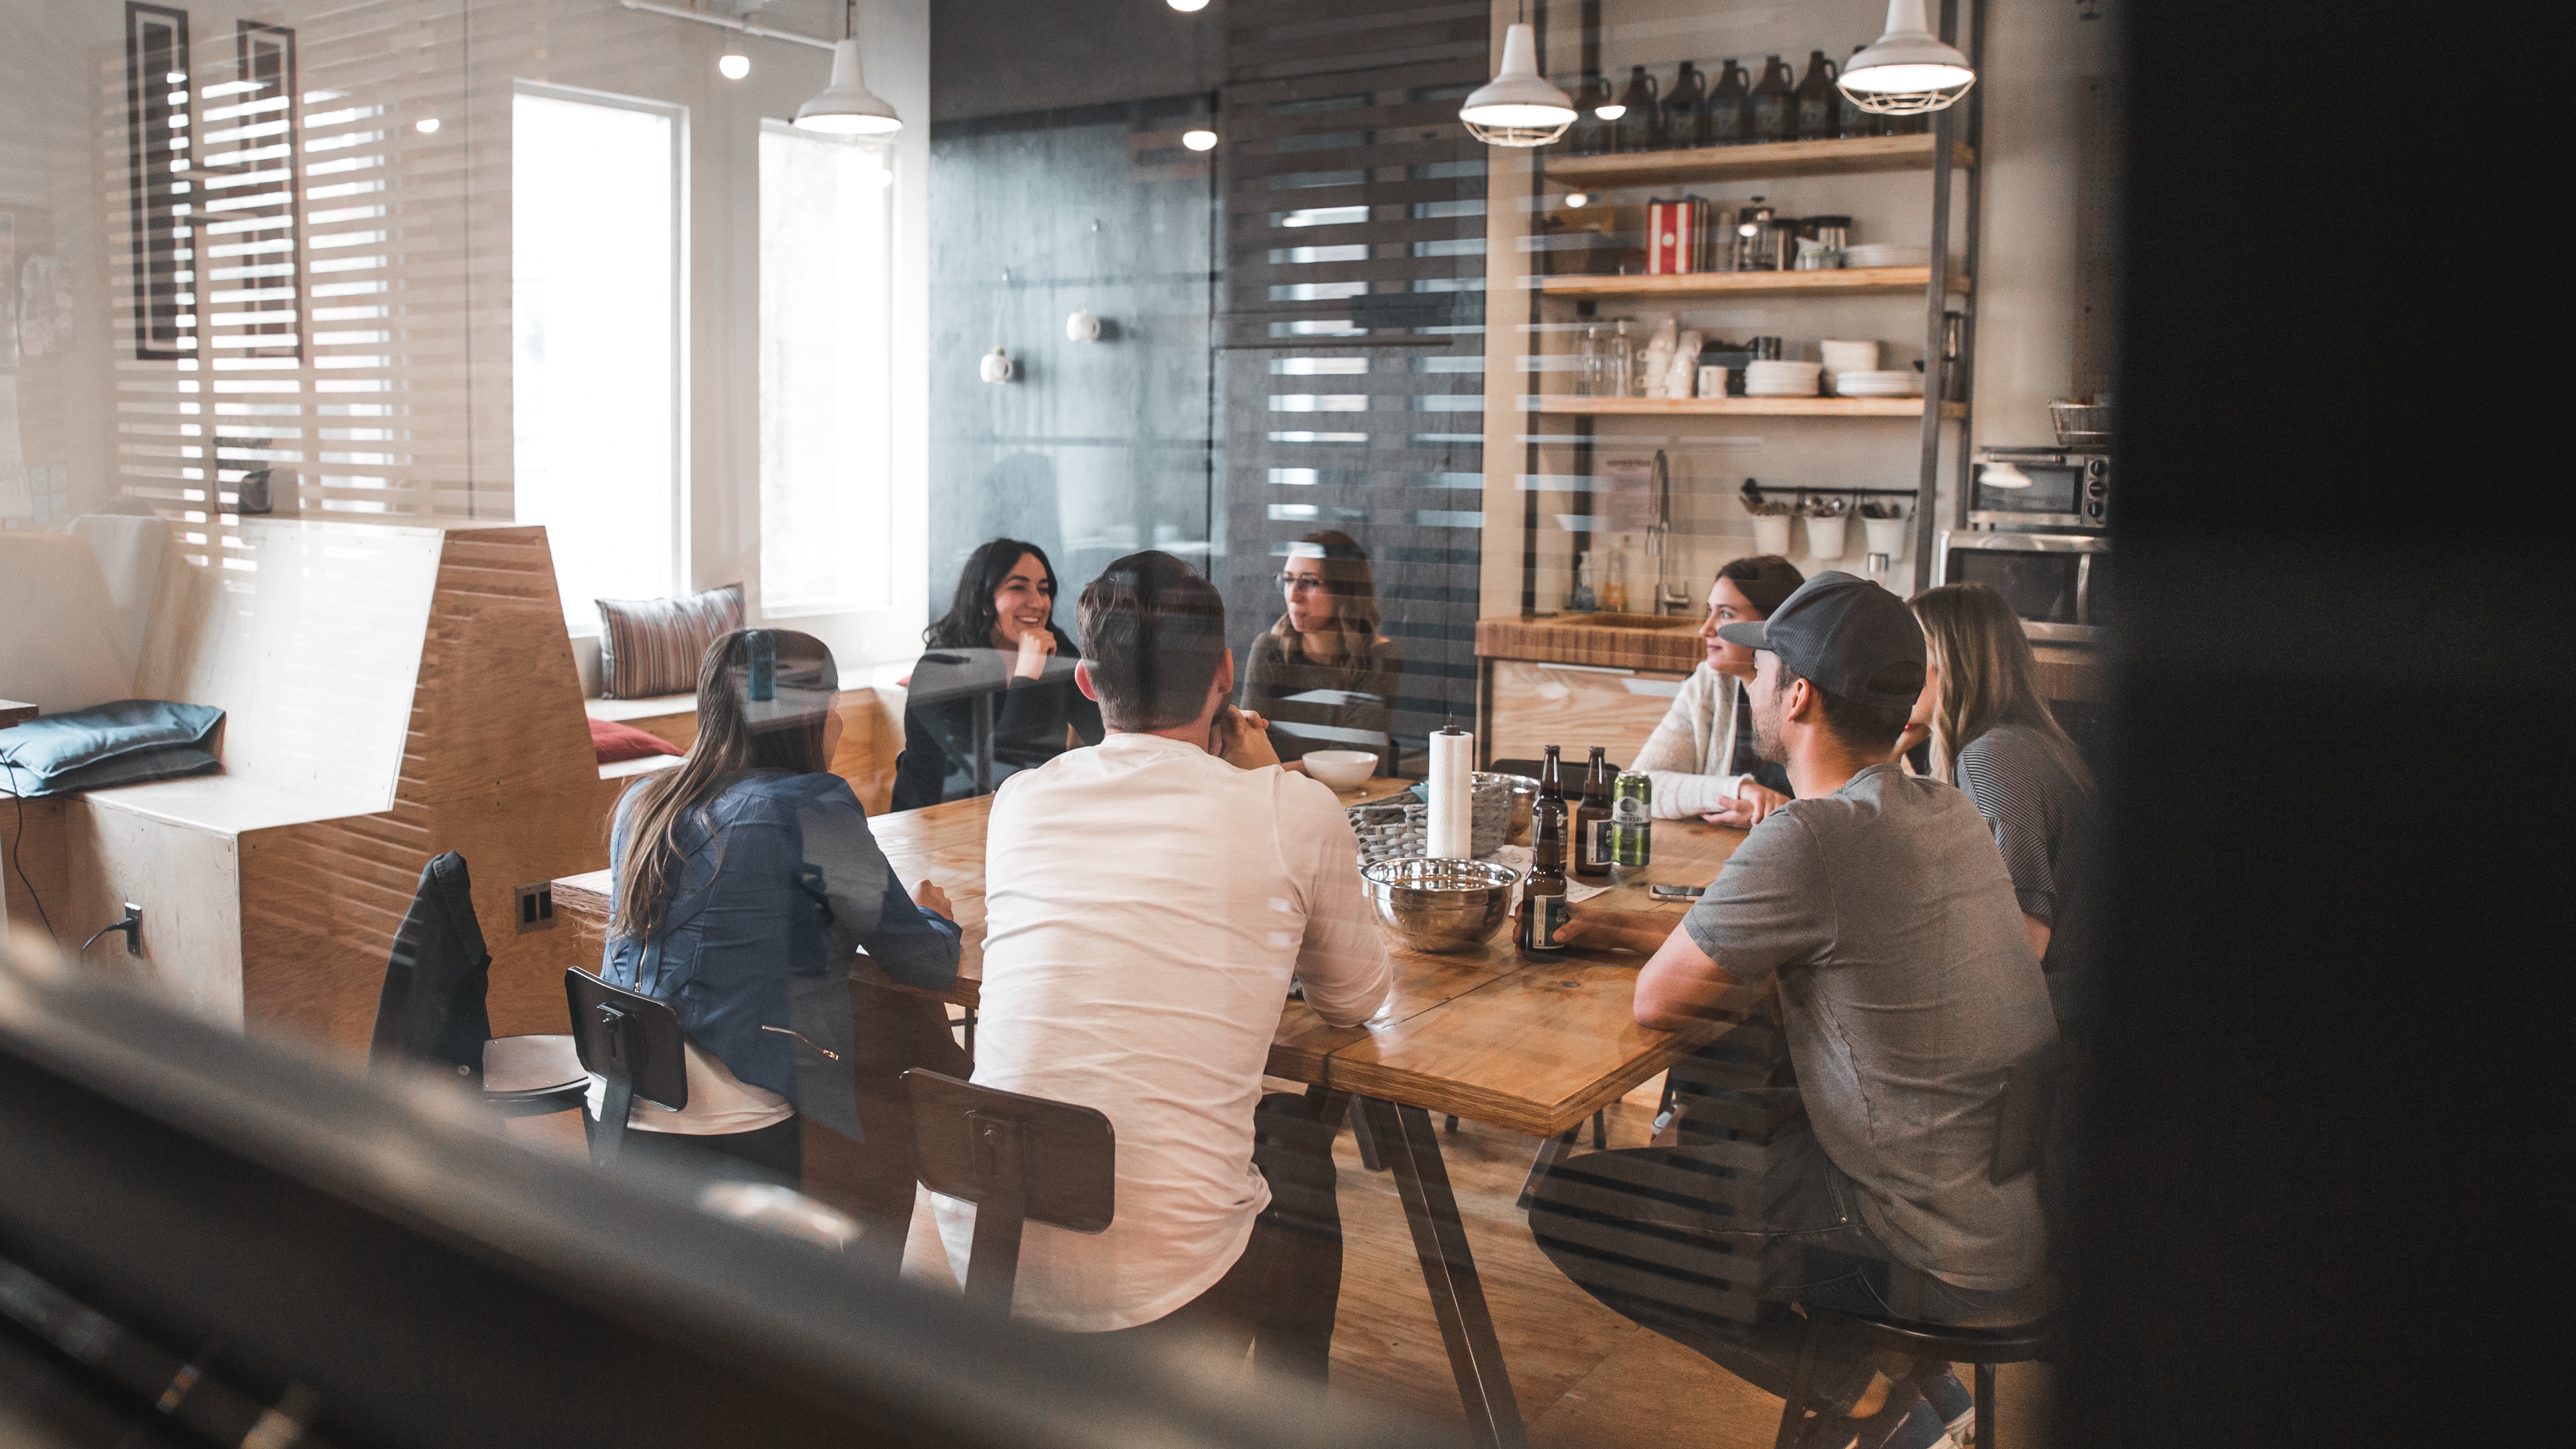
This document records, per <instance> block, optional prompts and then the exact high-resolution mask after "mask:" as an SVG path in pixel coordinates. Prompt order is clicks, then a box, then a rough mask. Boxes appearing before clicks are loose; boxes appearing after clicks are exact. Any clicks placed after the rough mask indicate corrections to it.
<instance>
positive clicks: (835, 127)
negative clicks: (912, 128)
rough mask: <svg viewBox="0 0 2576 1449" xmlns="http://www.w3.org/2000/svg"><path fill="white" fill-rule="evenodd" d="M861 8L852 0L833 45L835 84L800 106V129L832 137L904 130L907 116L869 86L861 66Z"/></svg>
mask: <svg viewBox="0 0 2576 1449" xmlns="http://www.w3.org/2000/svg"><path fill="white" fill-rule="evenodd" d="M858 11H859V6H858V0H849V4H848V6H847V8H846V9H845V10H844V11H843V18H842V28H841V39H839V40H838V41H835V42H834V43H833V45H832V83H831V84H830V85H828V86H825V87H824V88H823V93H822V94H821V95H818V96H816V97H815V98H814V99H812V100H810V101H807V102H806V103H805V104H803V105H801V106H798V107H797V108H796V125H797V127H798V129H800V130H806V131H820V132H822V133H824V134H825V135H830V136H891V135H893V134H894V133H895V132H897V131H900V130H902V129H903V118H902V117H901V116H898V115H896V114H895V113H894V107H892V106H890V105H887V104H886V103H885V102H884V101H883V100H882V99H880V98H879V97H878V96H877V94H876V93H875V92H874V91H871V90H869V89H868V78H867V76H866V75H865V74H864V73H863V72H861V70H860V69H859V14H858Z"/></svg>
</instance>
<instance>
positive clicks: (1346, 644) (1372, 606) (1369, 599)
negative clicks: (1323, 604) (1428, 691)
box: [1270, 528, 1379, 680]
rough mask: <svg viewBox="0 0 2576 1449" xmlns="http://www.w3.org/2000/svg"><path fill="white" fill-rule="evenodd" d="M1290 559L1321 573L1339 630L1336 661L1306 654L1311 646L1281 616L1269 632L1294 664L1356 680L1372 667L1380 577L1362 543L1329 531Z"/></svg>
mask: <svg viewBox="0 0 2576 1449" xmlns="http://www.w3.org/2000/svg"><path fill="white" fill-rule="evenodd" d="M1288 556H1289V557H1290V558H1292V559H1296V558H1311V559H1314V560H1315V561H1316V562H1317V564H1318V565H1319V566H1320V567H1321V568H1322V570H1323V574H1324V592H1326V593H1328V594H1330V595H1332V596H1333V619H1334V622H1335V624H1336V626H1337V627H1335V628H1334V629H1332V630H1331V631H1330V637H1331V639H1332V643H1331V644H1330V645H1328V646H1326V647H1329V648H1330V649H1332V651H1333V657H1331V658H1329V659H1316V658H1315V656H1314V655H1313V654H1311V653H1309V652H1307V651H1308V649H1309V647H1310V646H1309V642H1308V640H1307V639H1306V637H1305V636H1304V635H1302V634H1300V633H1298V632H1297V630H1296V628H1295V627H1293V626H1292V625H1290V624H1289V622H1288V615H1287V613H1286V612H1285V611H1284V610H1283V611H1282V612H1281V613H1280V615H1279V622H1278V623H1276V624H1273V625H1271V626H1270V633H1271V635H1272V637H1274V638H1276V639H1277V640H1278V641H1279V645H1280V649H1281V650H1282V652H1284V653H1286V654H1287V656H1288V657H1289V658H1291V659H1295V658H1298V657H1300V656H1303V657H1305V658H1307V659H1312V660H1314V662H1315V663H1317V664H1321V665H1325V666H1327V667H1329V668H1332V669H1335V670H1339V671H1342V672H1343V673H1346V674H1348V675H1350V676H1352V678H1353V679H1354V680H1356V678H1357V677H1358V675H1359V674H1360V673H1361V672H1362V670H1363V669H1364V668H1365V667H1366V665H1367V663H1368V655H1369V646H1370V645H1372V644H1374V643H1376V642H1377V626H1378V619H1379V615H1378V611H1377V575H1376V574H1375V573H1373V572H1371V571H1370V569H1369V558H1368V553H1367V551H1366V550H1364V549H1362V548H1361V547H1360V546H1359V542H1358V540H1356V539H1354V538H1352V537H1351V536H1350V535H1349V534H1347V533H1344V532H1342V531H1341V530H1339V529H1334V528H1327V529H1324V530H1323V531H1321V532H1319V533H1310V534H1307V535H1306V536H1305V537H1304V538H1301V539H1299V540H1297V542H1296V543H1294V544H1292V545H1291V546H1290V547H1289V550H1288Z"/></svg>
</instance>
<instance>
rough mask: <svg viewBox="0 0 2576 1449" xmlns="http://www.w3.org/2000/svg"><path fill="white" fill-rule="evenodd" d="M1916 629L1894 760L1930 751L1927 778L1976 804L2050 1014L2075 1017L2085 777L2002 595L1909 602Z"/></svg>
mask: <svg viewBox="0 0 2576 1449" xmlns="http://www.w3.org/2000/svg"><path fill="white" fill-rule="evenodd" d="M1914 617H1915V618H1916V619H1918V620H1920V621H1921V622H1922V624H1923V638H1924V642H1925V643H1926V644H1927V645H1929V646H1930V648H1929V654H1930V656H1931V657H1930V661H1929V667H1928V669H1927V671H1926V677H1925V679H1924V681H1923V697H1922V699H1921V700H1919V701H1917V702H1916V704H1915V706H1914V719H1913V721H1912V722H1911V723H1910V724H1908V726H1907V727H1906V731H1905V735H1904V737H1903V738H1902V739H1901V740H1900V741H1899V743H1898V748H1899V749H1900V750H1905V749H1911V748H1912V747H1914V746H1915V745H1916V744H1917V743H1919V742H1922V741H1924V740H1927V739H1928V740H1929V742H1930V743H1931V746H1932V774H1933V775H1934V777H1935V778H1938V779H1942V780H1947V781H1949V782H1950V783H1952V784H1954V785H1956V786H1958V787H1959V788H1960V789H1961V790H1964V791H1966V792H1967V795H1968V798H1969V799H1971V800H1974V801H1975V802H1976V803H1977V813H1978V814H1980V815H1983V816H1985V817H1986V824H1987V826H1988V827H1989V828H1991V829H1992V830H1993V831H1994V833H1995V845H1996V846H1997V848H1999V849H2001V850H2002V851H2003V855H2004V868H2005V869H2006V870H2008V871H2010V872H2011V873H2012V880H2013V893H2014V894H2015V895H2016V896H2018V897H2019V898H2020V900H2021V913H2022V924H2023V925H2024V926H2025V927H2026V928H2027V929H2028V930H2029V932H2030V944H2031V947H2032V949H2034V950H2036V951H2037V952H2038V953H2039V958H2040V966H2041V967H2042V969H2044V970H2045V971H2046V972H2047V973H2048V990H2049V996H2050V999H2051V1000H2052V1001H2053V1002H2054V1003H2055V1005H2056V1007H2057V1014H2058V1015H2059V1016H2060V1017H2061V1018H2074V1017H2076V1016H2079V1015H2081V1006H2082V1003H2081V1000H2080V998H2081V997H2082V995H2083V986H2082V984H2081V981H2080V978H2079V977H2078V976H2077V975H2076V974H2074V968H2075V965H2076V961H2075V959H2074V958H2075V957H2076V955H2077V954H2078V952H2077V949H2076V945H2075V943H2074V941H2073V939H2072V938H2071V937H2070V935H2069V933H2068V926H2069V924H2070V922H2071V921H2072V920H2073V919H2074V918H2075V917H2077V916H2078V915H2080V914H2081V912H2082V910H2083V908H2084V906H2085V904H2086V901H2085V899H2084V897H2085V895H2086V892H2087V886H2088V881H2087V879H2086V877H2087V874H2088V870H2087V867H2088V865H2089V857H2090V855H2091V852H2092V840H2093V830H2094V815H2095V809H2096V792H2095V789H2094V784H2093V771H2092V769H2091V768H2090V767H2089V766H2087V765H2086V764H2085V763H2084V756H2083V755H2082V754H2080V753H2078V752H2077V750H2076V748H2075V741H2074V740H2073V739H2072V738H2070V737H2069V736H2068V735H2067V733H2066V730H2065V727H2064V726H2062V725H2060V724H2058V722H2057V716H2055V715H2054V714H2051V713H2050V712H2049V708H2048V700H2047V698H2046V697H2045V696H2043V695H2042V694H2041V693H2040V689H2039V660H2038V658H2037V657H2036V656H2035V655H2033V654H2032V652H2031V647H2030V636H2029V634H2028V633H2026V632H2025V631H2024V630H2023V629H2022V623H2021V619H2020V618H2019V617H2018V616H2017V615H2015V614H2014V612H2013V608H2012V605H2010V604H2008V603H2006V602H2004V598H2003V596H2002V595H2001V594H1998V593H1996V592H1995V591H1994V590H1992V589H1990V588H1987V587H1986V586H1985V585H1983V584H1943V585H1941V586H1940V587H1939V588H1933V589H1926V590H1924V591H1923V592H1922V593H1919V594H1917V595H1915V596H1914Z"/></svg>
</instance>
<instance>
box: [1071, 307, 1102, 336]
mask: <svg viewBox="0 0 2576 1449" xmlns="http://www.w3.org/2000/svg"><path fill="white" fill-rule="evenodd" d="M1064 335H1065V336H1066V337H1068V338H1070V339H1072V340H1073V341H1075V342H1097V341H1099V340H1100V319H1099V318H1098V317H1095V316H1093V315H1092V313H1091V309H1090V308H1088V307H1077V308H1075V309H1074V313H1073V315H1072V316H1070V317H1067V318H1065V319H1064Z"/></svg>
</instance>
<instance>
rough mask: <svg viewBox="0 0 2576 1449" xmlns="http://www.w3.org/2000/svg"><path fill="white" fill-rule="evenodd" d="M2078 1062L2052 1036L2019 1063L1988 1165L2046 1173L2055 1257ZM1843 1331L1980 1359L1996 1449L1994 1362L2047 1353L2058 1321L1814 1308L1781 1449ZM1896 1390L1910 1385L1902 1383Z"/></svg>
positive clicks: (1894, 1347) (1885, 1344)
mask: <svg viewBox="0 0 2576 1449" xmlns="http://www.w3.org/2000/svg"><path fill="white" fill-rule="evenodd" d="M2075 1066H2076V1061H2075V1055H2074V1052H2073V1050H2072V1049H2071V1048H2070V1047H2068V1046H2067V1045H2066V1044H2065V1043H2064V1042H2062V1041H2052V1042H2050V1043H2048V1044H2047V1045H2046V1046H2043V1047H2041V1048H2039V1049H2038V1050H2037V1051H2034V1052H2032V1053H2031V1054H2030V1055H2028V1056H2026V1057H2024V1058H2023V1059H2022V1060H2021V1061H2019V1062H2017V1063H2015V1064H2014V1066H2013V1069H2012V1073H2011V1075H2010V1076H2008V1077H2007V1078H2006V1079H2005V1082H2004V1096H2003V1103H2002V1109H2001V1111H1999V1112H1998V1113H1997V1114H1996V1119H1995V1146H1994V1158H1993V1164H1992V1166H1991V1167H1990V1168H1989V1169H1988V1176H1989V1179H1990V1180H1991V1181H1994V1182H1997V1183H2005V1182H2011V1181H2012V1180H2014V1179H2015V1178H2018V1177H2021V1176H2023V1175H2024V1174H2026V1173H2031V1172H2037V1173H2039V1175H2040V1182H2039V1205H2040V1219H2041V1221H2042V1223H2043V1224H2045V1225H2046V1226H2047V1228H2048V1231H2049V1243H2050V1244H2051V1253H2052V1256H2053V1255H2054V1253H2055V1245H2056V1244H2057V1242H2058V1235H2057V1232H2056V1228H2057V1223H2058V1220H2060V1219H2062V1216H2063V1215H2062V1214H2060V1213H2058V1212H2056V1211H2055V1195H2056V1194H2055V1189H2056V1187H2057V1183H2056V1181H2055V1176H2056V1175H2055V1173H2054V1172H2052V1171H2051V1170H2050V1167H2051V1164H2052V1160H2053V1159H2056V1158H2059V1157H2062V1155H2063V1154H2062V1153H2061V1152H2060V1151H2059V1150H2058V1149H2059V1148H2060V1147H2061V1145H2062V1143H2063V1140H2064V1135H2063V1134H2064V1132H2065V1128H2066V1123H2067V1115H2066V1107H2067V1099H2068V1097H2070V1096H2071V1095H2072V1093H2071V1091H2070V1089H2069V1083H2070V1082H2071V1081H2072V1079H2073V1077H2074V1074H2075ZM1836 1333H1840V1334H1849V1335H1853V1336H1855V1337H1857V1338H1859V1339H1860V1340H1861V1341H1862V1342H1863V1343H1865V1344H1867V1345H1868V1346H1870V1347H1872V1348H1883V1349H1887V1350H1889V1351H1891V1352H1894V1353H1900V1354H1904V1355H1906V1356H1907V1357H1909V1358H1913V1359H1916V1360H1925V1359H1929V1360H1933V1361H1935V1362H1939V1363H1945V1364H1950V1363H1964V1364H1973V1365H1975V1366H1976V1371H1977V1373H1976V1376H1977V1385H1976V1401H1977V1410H1976V1412H1977V1427H1976V1445H1977V1449H1996V1446H1995V1366H1996V1365H1997V1364H2007V1363H2029V1362H2031V1361H2033V1360H2040V1359H2047V1358H2049V1357H2051V1356H2052V1354H2053V1352H2054V1349H2055V1344H2056V1340H2057V1333H2056V1329H2055V1325H2054V1324H2053V1323H2052V1322H2051V1321H2050V1320H2049V1319H2048V1318H2046V1317H2044V1316H2043V1317H2037V1318H2032V1319H2030V1320H2027V1321H2024V1322H2019V1323H2003V1324H1981V1325H1976V1326H1970V1325H1966V1324H1953V1323H1920V1322H1914V1321H1912V1320H1908V1319H1901V1318H1892V1317H1877V1316H1873V1315H1864V1314H1856V1313H1831V1312H1824V1311H1820V1310H1817V1309H1813V1308H1810V1309H1809V1310H1807V1342H1806V1347H1805V1348H1804V1349H1803V1350H1802V1351H1801V1352H1800V1353H1799V1355H1798V1373H1797V1377H1796V1379H1795V1380H1794V1381H1793V1382H1792V1384H1791V1385H1790V1389H1789V1394H1788V1397H1787V1398H1785V1399H1783V1400H1782V1401H1781V1404H1780V1433H1779V1437H1778V1438H1777V1439H1776V1440H1774V1441H1773V1442H1774V1449H1789V1445H1790V1444H1791V1443H1793V1442H1794V1441H1795V1440H1796V1438H1797V1434H1798V1429H1799V1426H1800V1424H1801V1422H1802V1421H1803V1420H1804V1419H1805V1417H1806V1414H1807V1412H1808V1410H1809V1409H1810V1408H1812V1407H1814V1406H1812V1405H1810V1404H1809V1403H1808V1401H1807V1400H1808V1390H1809V1387H1810V1383H1811V1379H1810V1375H1811V1373H1812V1371H1813V1370H1814V1367H1815V1359H1816V1350H1817V1347H1818V1345H1820V1344H1822V1343H1823V1342H1824V1341H1825V1338H1826V1336H1827V1335H1828V1334H1836ZM1897 1391H1898V1392H1900V1393H1903V1392H1906V1391H1907V1390H1906V1389H1905V1387H1904V1386H1903V1385H1899V1386H1898V1390H1897ZM1819 1412H1821V1410H1819Z"/></svg>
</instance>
